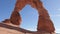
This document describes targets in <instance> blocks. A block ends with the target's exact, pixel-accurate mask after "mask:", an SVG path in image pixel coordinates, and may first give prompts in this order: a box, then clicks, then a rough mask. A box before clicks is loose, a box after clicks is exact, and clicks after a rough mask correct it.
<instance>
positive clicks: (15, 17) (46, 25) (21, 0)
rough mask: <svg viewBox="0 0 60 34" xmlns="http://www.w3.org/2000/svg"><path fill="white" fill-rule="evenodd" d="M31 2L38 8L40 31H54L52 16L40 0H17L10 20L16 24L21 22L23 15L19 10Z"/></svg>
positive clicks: (38, 26)
mask: <svg viewBox="0 0 60 34" xmlns="http://www.w3.org/2000/svg"><path fill="white" fill-rule="evenodd" d="M27 4H30V5H31V7H33V8H35V9H37V10H38V13H39V19H38V25H37V31H38V32H49V33H51V32H54V31H55V28H54V24H53V22H52V21H51V19H50V16H49V14H48V12H47V10H46V9H45V8H44V7H43V4H42V2H41V1H40V0H17V1H16V4H15V8H14V11H13V12H12V14H11V17H10V22H11V23H12V24H15V25H19V24H21V16H20V14H19V11H21V10H22V9H23V8H24V7H25V5H27Z"/></svg>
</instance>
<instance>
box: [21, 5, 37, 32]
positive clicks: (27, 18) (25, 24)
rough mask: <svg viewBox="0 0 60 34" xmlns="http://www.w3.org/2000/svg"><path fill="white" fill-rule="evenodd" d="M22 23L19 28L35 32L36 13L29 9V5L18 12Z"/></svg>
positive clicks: (34, 10)
mask: <svg viewBox="0 0 60 34" xmlns="http://www.w3.org/2000/svg"><path fill="white" fill-rule="evenodd" d="M20 14H21V17H22V22H21V25H20V27H21V28H24V29H27V30H30V31H37V30H36V29H37V23H38V11H37V10H36V9H35V8H33V7H31V5H26V6H25V7H24V8H23V9H22V10H21V11H20Z"/></svg>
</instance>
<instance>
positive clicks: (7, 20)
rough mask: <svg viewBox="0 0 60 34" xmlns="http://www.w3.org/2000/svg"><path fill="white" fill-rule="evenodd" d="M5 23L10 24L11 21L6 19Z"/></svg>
mask: <svg viewBox="0 0 60 34" xmlns="http://www.w3.org/2000/svg"><path fill="white" fill-rule="evenodd" d="M2 22H3V23H10V20H9V19H5V20H4V21H2Z"/></svg>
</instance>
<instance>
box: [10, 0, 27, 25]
mask: <svg viewBox="0 0 60 34" xmlns="http://www.w3.org/2000/svg"><path fill="white" fill-rule="evenodd" d="M25 5H26V3H24V1H20V0H17V2H16V5H15V8H14V11H13V12H12V14H11V17H10V21H11V23H12V24H15V25H20V22H21V16H20V14H19V11H21V10H22V8H23V7H24V6H25Z"/></svg>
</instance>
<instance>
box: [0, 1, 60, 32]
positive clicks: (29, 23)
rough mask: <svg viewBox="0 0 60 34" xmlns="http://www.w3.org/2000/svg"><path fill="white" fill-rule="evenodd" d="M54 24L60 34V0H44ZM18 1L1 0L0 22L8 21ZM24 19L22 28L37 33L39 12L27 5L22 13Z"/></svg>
mask: <svg viewBox="0 0 60 34" xmlns="http://www.w3.org/2000/svg"><path fill="white" fill-rule="evenodd" d="M42 2H43V5H44V7H45V8H46V9H47V10H48V12H49V15H50V17H51V20H52V21H53V23H54V26H55V28H56V32H57V33H60V18H59V17H60V4H59V3H60V0H42ZM15 3H16V0H0V22H1V21H3V20H4V19H8V18H10V16H11V13H12V11H13V10H14V7H15V6H14V5H15ZM20 14H21V17H22V23H21V26H20V27H22V28H24V29H28V30H32V31H35V30H36V28H37V22H38V12H37V10H36V9H34V8H32V7H31V6H30V5H26V6H25V7H24V8H23V9H22V10H21V12H20Z"/></svg>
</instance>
